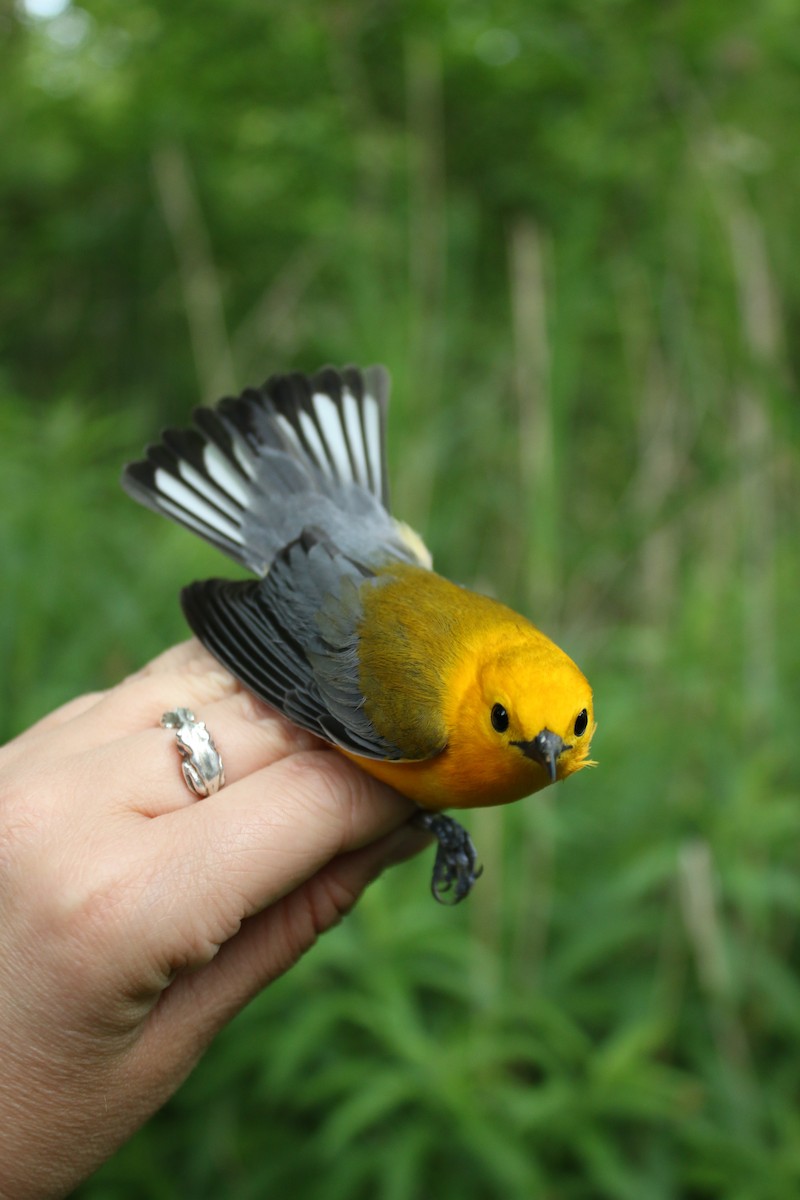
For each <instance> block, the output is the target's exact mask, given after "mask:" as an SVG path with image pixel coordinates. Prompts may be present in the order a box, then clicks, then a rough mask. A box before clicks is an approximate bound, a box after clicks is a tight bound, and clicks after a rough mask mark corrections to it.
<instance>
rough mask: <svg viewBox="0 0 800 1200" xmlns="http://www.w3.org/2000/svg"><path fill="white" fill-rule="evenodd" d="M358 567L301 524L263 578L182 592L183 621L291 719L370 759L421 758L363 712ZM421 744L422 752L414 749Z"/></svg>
mask: <svg viewBox="0 0 800 1200" xmlns="http://www.w3.org/2000/svg"><path fill="white" fill-rule="evenodd" d="M369 578H370V577H369V575H368V573H367V572H365V570H364V568H363V567H362V566H360V565H358V564H355V563H352V562H351V561H349V560H346V559H345V558H344V557H343V556H342V555H341V554H339V553H338V551H337V550H336V549H335V548H334V547H332V546H331V545H330V544H329V543H328V542H326V541H325V540H324V539H321V538H320V537H318V536H317V535H315V534H314V533H312V532H306V533H305V534H304V535H303V536H302V537H301V538H299V539H298V540H297V541H296V542H294V543H292V545H291V546H289V547H287V548H286V549H285V550H284V551H283V552H282V553H281V554H280V555H279V556H278V558H277V559H276V560H275V563H274V564H273V567H272V569H271V570H270V572H269V574H268V575H267V576H266V577H265V578H264V579H258V580H247V581H244V582H231V581H229V580H222V579H208V580H205V581H203V582H199V583H193V584H191V585H190V586H189V587H188V588H185V589H184V590H183V593H182V595H181V601H182V604H183V610H184V613H185V615H186V619H187V620H188V622H189V625H190V626H191V628H192V630H193V632H194V633H195V634H196V635H197V637H199V639H200V641H201V642H202V643H203V645H204V646H205V647H206V648H207V649H208V650H209V651H210V652H211V653H212V654H213V655H214V656H215V658H217V659H218V660H219V661H220V662H221V663H222V664H223V665H224V666H225V667H227V668H228V670H229V671H230V672H231V673H232V674H233V675H235V676H236V678H237V679H239V680H240V681H241V683H243V684H244V686H245V687H247V688H249V690H250V691H252V692H254V693H255V695H257V696H259V697H260V698H261V699H262V700H265V701H266V702H267V703H268V704H271V705H273V707H275V708H277V709H278V710H279V711H280V712H282V713H283V714H284V715H285V716H287V717H288V718H289V719H290V720H291V721H293V722H294V723H295V724H296V725H299V726H300V727H301V728H303V729H307V730H309V731H310V732H311V733H314V734H316V735H317V736H318V737H321V738H324V739H325V740H326V741H328V742H332V743H333V744H334V745H336V746H339V747H341V748H342V749H344V750H348V751H350V752H351V753H352V754H357V755H361V756H363V757H366V758H376V759H384V760H386V759H389V760H393V761H397V760H400V759H408V758H414V759H419V758H427V757H432V756H433V755H434V754H437V753H439V751H440V750H441V748H442V745H441V742H440V740H439V739H438V738H436V739H434V741H435V744H431V745H430V746H425V747H422V748H421V747H420V746H419V745H416V746H415V747H414V753H413V754H409V753H408V748H403V747H402V746H399V745H396V744H395V743H394V742H393V741H391V739H390V737H387V736H385V735H383V734H381V733H379V732H378V730H376V728H375V726H374V725H373V724H372V722H371V720H370V719H369V717H368V716H367V713H366V711H365V698H364V696H363V694H362V691H361V683H360V678H359V659H358V639H359V634H358V629H359V622H360V618H361V616H362V611H363V610H362V606H361V599H360V589H361V587H362V586H363V585H364V584H365V581H367V580H368V579H369ZM421 749H422V753H421V752H420V750H421Z"/></svg>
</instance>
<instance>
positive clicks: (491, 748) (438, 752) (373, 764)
mask: <svg viewBox="0 0 800 1200" xmlns="http://www.w3.org/2000/svg"><path fill="white" fill-rule="evenodd" d="M359 635H360V642H359V645H360V673H361V674H360V678H361V687H362V691H363V694H364V696H365V697H366V702H365V712H366V714H367V716H368V717H369V718H370V720H371V721H372V723H373V725H374V726H375V727H376V729H377V730H378V732H379V733H380V734H383V735H385V736H390V737H391V739H392V740H393V741H394V742H396V743H397V745H399V746H400V747H401V748H402V749H404V750H406V752H407V753H406V757H405V758H404V759H403V760H400V761H391V760H375V759H370V758H365V757H363V756H356V755H352V754H348V757H350V758H353V759H354V760H355V761H357V762H358V763H359V765H360V766H361V767H363V768H364V770H366V771H368V772H369V773H370V774H371V775H374V776H375V777H376V778H378V779H381V780H383V781H384V782H385V783H389V784H391V786H393V787H395V788H397V790H398V791H400V792H402V793H403V794H404V795H406V796H408V797H410V798H411V799H412V800H415V801H416V802H417V803H418V804H420V805H422V806H423V807H424V808H431V809H440V808H468V807H474V806H488V805H495V804H505V803H507V802H509V801H512V800H519V799H520V798H521V797H523V796H527V795H530V794H531V793H533V792H536V791H538V790H539V789H540V788H543V787H545V786H546V785H547V784H548V783H550V782H551V779H550V775H549V773H548V771H547V769H546V768H545V766H544V765H543V764H542V763H540V762H538V761H536V760H535V759H534V758H531V757H530V756H529V755H527V754H526V753H525V752H524V751H522V750H521V749H520V748H519V743H521V744H526V743H529V742H530V741H531V739H533V738H534V737H535V736H536V735H537V734H538V733H539V732H540V731H541V730H543V729H547V730H550V731H552V732H553V733H555V734H556V735H558V737H560V738H561V740H562V741H563V743H564V746H565V748H564V749H563V750H562V751H561V752H560V753H559V755H558V759H557V762H556V777H557V778H558V779H564V778H566V776H567V775H571V774H572V773H573V772H574V771H577V770H579V769H580V768H581V767H583V766H586V764H587V760H588V755H589V747H590V743H591V738H592V734H593V732H594V715H593V711H592V692H591V688H590V687H589V684H588V682H587V680H586V679H585V677H584V675H583V674H582V672H581V671H580V670H579V669H578V667H576V666H575V664H574V663H573V662H572V660H571V659H570V658H569V657H568V656H567V655H566V654H565V653H564V652H563V651H562V650H560V649H559V648H558V647H557V646H556V645H555V644H554V643H553V642H552V641H550V639H549V638H548V637H546V636H545V635H544V634H543V633H541V632H540V630H538V629H537V628H536V627H535V626H534V625H532V624H531V623H530V622H529V621H527V620H526V619H525V618H524V617H521V616H520V615H519V614H518V613H515V612H513V611H512V610H511V609H509V608H507V607H506V606H505V605H504V604H500V603H498V602H497V601H496V600H492V599H490V598H489V597H487V596H482V595H480V594H478V593H476V592H472V591H469V590H468V589H466V588H462V587H458V586H457V585H456V584H453V583H451V582H450V581H449V580H447V579H444V578H443V577H442V576H441V575H437V574H435V573H434V572H433V571H427V570H424V569H422V568H419V567H413V566H408V565H403V564H395V565H393V566H392V567H390V568H387V569H386V571H385V572H384V573H383V578H382V580H381V585H380V586H379V587H378V588H374V589H371V590H370V591H369V592H368V593H367V598H366V600H365V604H364V617H363V621H362V624H361V628H360V630H359ZM496 704H499V705H501V706H502V707H503V708H504V709H505V711H506V712H507V713H508V717H509V725H508V728H507V730H505V731H504V732H502V733H501V732H498V731H497V730H496V729H494V728H493V726H492V723H491V713H492V709H493V707H494V706H495V705H496ZM584 711H585V712H586V726H585V729H584V731H583V732H582V733H581V734H580V735H576V734H575V722H576V719H577V718H578V716H579V714H581V713H582V712H584ZM515 743H517V744H515ZM345 753H347V752H345Z"/></svg>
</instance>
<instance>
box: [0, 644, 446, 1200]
mask: <svg viewBox="0 0 800 1200" xmlns="http://www.w3.org/2000/svg"><path fill="white" fill-rule="evenodd" d="M176 705H185V706H187V707H189V708H192V709H193V710H194V711H195V713H196V714H197V717H198V719H201V720H203V721H205V722H206V723H207V725H208V729H209V731H210V732H211V734H212V735H213V737H214V740H215V742H216V744H217V747H218V749H219V751H220V754H221V755H222V758H223V761H224V764H225V773H226V777H227V783H226V785H225V787H224V788H223V789H222V790H221V791H220V792H218V793H217V794H215V795H213V796H210V797H208V798H206V799H204V800H197V799H196V798H195V797H194V796H193V795H192V794H191V793H190V791H189V790H188V788H187V786H186V784H185V783H184V780H183V777H182V775H181V771H180V767H179V762H180V760H179V757H178V752H177V749H176V745H175V736H174V733H173V732H171V731H170V730H164V729H161V728H160V727H159V724H158V722H159V718H160V716H161V714H162V713H163V712H166V711H167V710H169V709H171V708H174V707H175V706H176ZM413 811H414V808H413V805H412V804H411V803H410V802H409V801H407V800H404V799H403V798H402V797H400V796H398V795H397V794H396V793H394V792H392V791H391V790H390V789H388V788H386V787H384V786H382V785H381V784H378V783H377V782H376V781H375V780H373V779H371V778H369V776H367V775H366V774H364V773H363V772H361V771H359V770H358V769H357V768H356V767H354V766H352V765H351V764H350V763H349V762H347V761H346V760H345V759H344V758H342V757H341V756H340V755H338V754H336V753H335V752H332V751H331V750H330V749H327V748H324V747H322V746H321V744H320V743H319V742H318V741H317V740H316V739H315V738H313V737H311V735H309V734H306V733H303V732H302V731H300V730H298V729H296V728H295V727H294V726H292V725H290V724H289V723H288V722H287V721H285V720H284V719H283V718H282V717H281V716H280V715H279V714H278V713H276V712H274V711H273V710H272V709H268V708H267V707H266V706H264V705H262V704H260V703H259V702H258V701H257V700H255V699H254V698H253V697H252V696H250V695H249V693H247V692H245V691H244V690H243V689H242V688H241V687H240V686H239V685H238V684H237V683H236V682H235V680H234V679H233V678H232V677H231V676H230V675H229V674H228V673H227V672H225V671H223V670H222V669H221V668H220V667H219V665H218V664H217V663H216V662H215V661H214V659H212V658H211V656H210V655H209V654H207V653H206V651H205V650H203V649H202V648H201V646H200V645H199V643H197V642H195V641H190V642H187V643H184V644H183V645H181V646H178V647H175V648H174V649H172V650H170V651H167V653H166V654H164V655H162V656H161V657H160V658H158V659H156V660H155V661H154V662H152V663H150V664H149V665H148V666H147V667H145V668H144V670H142V671H140V672H139V673H137V674H136V675H133V676H131V678H129V679H127V680H125V681H124V682H123V683H121V684H120V685H119V686H117V687H115V688H113V689H111V690H110V691H108V692H106V693H103V694H101V695H93V696H83V697H81V698H79V699H77V700H75V701H73V702H71V703H70V704H68V705H66V706H65V707H64V708H62V709H59V710H58V711H57V712H55V713H52V714H51V715H50V716H49V717H46V718H45V719H44V720H43V721H41V722H39V723H38V724H37V725H35V726H34V727H33V728H32V729H30V730H28V731H27V732H26V733H24V734H22V735H21V736H20V737H19V738H17V739H15V740H14V741H12V742H10V743H9V744H8V745H7V746H5V747H3V748H2V749H0V1048H2V1068H0V1197H3V1198H6V1200H11V1198H12V1197H13V1200H40V1198H42V1197H56V1196H61V1195H64V1194H65V1193H66V1192H67V1191H69V1190H70V1188H71V1187H73V1186H74V1185H75V1184H76V1183H77V1182H78V1181H79V1180H80V1179H81V1178H83V1177H85V1176H86V1175H87V1174H89V1173H90V1172H91V1171H92V1170H93V1169H95V1168H96V1167H97V1166H98V1165H99V1164H100V1163H101V1162H102V1161H104V1160H105V1159H106V1158H108V1157H109V1156H110V1155H111V1154H112V1153H113V1152H114V1150H115V1149H116V1148H117V1147H118V1146H119V1145H121V1144H122V1143H123V1142H124V1141H125V1140H126V1139H127V1138H128V1137H129V1136H130V1135H131V1134H132V1133H133V1132H134V1131H135V1130H136V1129H137V1128H138V1127H139V1126H140V1125H141V1124H143V1123H144V1121H145V1120H146V1119H147V1118H148V1117H149V1116H150V1115H151V1114H152V1113H153V1112H154V1111H155V1110H156V1109H157V1108H158V1107H159V1106H160V1105H161V1104H162V1103H163V1102H164V1101H165V1100H166V1099H167V1098H168V1096H169V1095H170V1094H171V1093H172V1092H173V1091H174V1090H175V1089H176V1088H177V1086H178V1085H179V1084H180V1083H181V1081H182V1080H183V1079H184V1078H185V1076H186V1075H187V1074H188V1073H189V1072H190V1071H191V1069H192V1067H193V1066H194V1065H195V1063H196V1062H197V1060H198V1058H199V1057H200V1055H201V1054H202V1053H203V1051H204V1050H205V1048H206V1047H207V1046H208V1044H209V1042H210V1041H211V1040H212V1038H213V1037H214V1035H215V1034H216V1033H217V1032H218V1030H219V1029H220V1028H221V1027H222V1026H223V1025H224V1024H225V1023H226V1022H227V1021H228V1020H229V1019H230V1018H231V1017H232V1016H233V1015H234V1014H235V1013H236V1012H238V1011H239V1010H240V1009H241V1008H242V1007H243V1005H244V1004H245V1003H246V1002H247V1001H248V1000H249V999H250V998H251V997H252V996H253V995H254V994H255V993H256V992H258V991H259V990H260V989H261V988H263V987H264V986H265V984H267V983H269V982H270V981H271V980H272V979H274V978H275V977H276V976H278V975H280V974H281V973H282V972H284V971H286V970H287V969H288V968H289V967H290V966H291V965H292V964H293V963H294V962H296V961H297V959H298V958H299V957H300V956H301V955H302V953H303V952H304V951H305V950H306V949H308V948H309V947H310V946H311V945H312V944H313V942H314V941H315V939H316V937H317V936H318V934H319V933H320V932H322V931H323V930H325V929H328V928H329V927H330V926H331V925H333V924H335V923H336V921H337V920H338V919H339V918H340V917H341V916H342V914H343V913H345V912H346V911H347V910H348V909H349V908H350V907H351V906H352V904H353V903H354V902H355V900H356V899H357V898H358V896H359V895H360V893H361V892H362V891H363V889H364V888H365V887H366V885H367V884H368V883H369V882H370V880H371V879H373V878H374V877H375V876H376V875H377V874H378V873H379V872H380V871H381V870H382V869H383V867H384V866H386V865H388V864H390V863H393V862H397V861H400V860H401V859H403V858H406V857H409V856H410V855H411V854H413V853H415V852H416V851H417V850H418V849H420V848H422V846H424V845H425V844H426V842H427V840H428V839H427V838H426V837H424V836H423V835H422V834H420V833H419V832H416V831H414V830H413V829H412V828H410V827H409V826H408V825H407V824H406V822H407V819H408V817H409V816H410V815H411V813H412V812H413Z"/></svg>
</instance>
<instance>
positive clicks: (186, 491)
mask: <svg viewBox="0 0 800 1200" xmlns="http://www.w3.org/2000/svg"><path fill="white" fill-rule="evenodd" d="M186 467H187V464H186V463H184V462H182V463H181V464H180V469H181V471H182V472H183V471H184V470H185V469H186ZM188 470H189V471H190V472H191V474H193V475H194V476H195V478H196V479H197V480H198V481H199V484H200V486H201V488H202V490H203V491H204V492H206V493H207V492H208V490H209V488H208V481H207V480H205V479H203V477H202V475H199V474H198V472H197V471H195V470H194V469H193V468H191V467H190V468H188ZM184 478H186V476H185V475H184ZM187 482H188V480H187ZM154 483H155V486H156V490H157V491H158V493H159V495H160V496H161V497H162V498H163V499H165V500H167V501H172V502H173V504H172V505H171V506H169V505H168V504H166V503H165V504H164V508H165V509H166V508H168V507H170V508H171V510H172V512H171V515H172V516H175V517H177V518H178V520H180V521H183V522H184V524H186V525H192V526H193V528H195V529H198V530H199V531H202V526H203V525H205V526H206V527H207V528H209V529H212V530H216V531H217V532H218V533H220V534H222V536H223V537H224V538H227V539H228V541H231V542H236V543H237V544H238V545H240V546H241V545H243V541H242V535H241V531H240V530H239V528H238V526H237V525H234V524H233V522H232V521H229V520H228V519H227V517H225V516H224V515H223V514H222V513H221V512H218V511H217V509H216V508H212V506H211V504H208V503H206V501H205V500H204V499H203V498H202V496H198V494H197V492H196V491H194V490H193V488H191V487H187V485H186V483H181V481H180V480H179V479H176V478H175V476H174V475H170V473H169V471H165V470H164V469H163V468H162V467H157V468H156V471H155V476H154ZM214 503H216V500H215V501H214ZM226 511H227V512H229V513H230V514H232V515H235V514H234V513H233V509H232V508H230V504H228V506H227V508H226Z"/></svg>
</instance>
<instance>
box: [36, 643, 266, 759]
mask: <svg viewBox="0 0 800 1200" xmlns="http://www.w3.org/2000/svg"><path fill="white" fill-rule="evenodd" d="M243 690H244V689H243V688H242V687H241V685H240V684H239V683H238V681H237V680H235V679H234V678H233V676H232V675H231V674H230V673H229V672H228V671H226V670H225V669H224V668H223V667H221V666H220V665H219V663H218V662H217V661H216V659H214V658H212V657H211V655H210V654H209V653H208V651H207V650H205V649H204V648H203V647H202V646H201V645H200V643H199V642H198V641H197V640H196V639H194V638H193V639H191V640H190V641H188V642H184V643H182V644H181V645H179V646H173V647H172V648H171V649H170V650H167V651H165V653H164V654H162V655H159V657H158V658H157V659H154V660H153V662H152V663H148V665H147V666H146V667H144V668H142V670H141V671H138V672H136V673H135V674H134V675H132V676H130V677H129V678H128V679H125V680H123V681H122V683H119V684H117V685H116V686H115V687H113V688H110V689H109V690H108V691H107V692H105V693H103V694H101V695H100V696H99V698H97V700H96V703H95V704H94V705H90V706H86V707H81V706H80V705H77V707H76V710H75V712H74V713H73V714H72V716H71V718H70V720H69V721H66V722H56V723H55V724H54V725H53V726H52V727H51V728H50V729H49V730H47V733H48V735H49V740H48V743H47V748H48V750H49V751H51V752H52V754H53V755H54V756H62V757H63V756H64V755H66V754H73V753H80V752H81V751H83V750H90V749H92V748H93V747H95V746H102V745H106V744H108V743H109V742H114V741H117V740H118V739H120V738H124V737H127V736H129V735H130V734H132V733H137V732H140V731H142V730H145V729H154V728H157V727H158V726H159V723H160V720H161V716H162V714H163V713H165V712H168V711H171V710H174V709H175V708H189V709H192V710H193V711H195V712H196V710H197V709H198V708H200V709H202V708H204V707H205V706H206V705H207V704H213V703H216V702H218V701H220V700H222V699H226V698H228V697H231V696H235V695H237V694H239V693H241V692H243ZM45 719H46V718H45Z"/></svg>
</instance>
